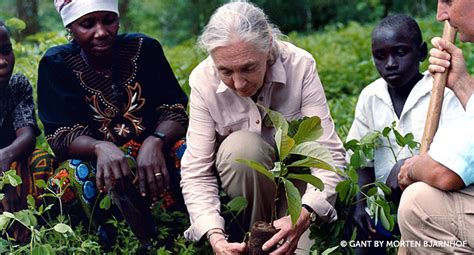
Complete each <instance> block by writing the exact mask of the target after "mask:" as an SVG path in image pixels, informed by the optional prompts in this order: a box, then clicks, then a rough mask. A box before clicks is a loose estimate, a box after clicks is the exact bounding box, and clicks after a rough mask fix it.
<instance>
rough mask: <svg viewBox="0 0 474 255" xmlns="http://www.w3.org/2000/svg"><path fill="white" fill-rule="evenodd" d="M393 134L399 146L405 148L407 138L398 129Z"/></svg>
mask: <svg viewBox="0 0 474 255" xmlns="http://www.w3.org/2000/svg"><path fill="white" fill-rule="evenodd" d="M393 133H394V134H395V141H396V142H397V144H398V146H400V147H405V144H406V142H405V137H403V136H402V135H401V134H400V132H398V131H397V130H396V129H394V130H393Z"/></svg>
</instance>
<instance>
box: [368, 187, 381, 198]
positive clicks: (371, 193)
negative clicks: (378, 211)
mask: <svg viewBox="0 0 474 255" xmlns="http://www.w3.org/2000/svg"><path fill="white" fill-rule="evenodd" d="M377 191H378V189H377V187H372V188H370V189H369V191H367V196H369V197H371V196H373V195H375V194H377Z"/></svg>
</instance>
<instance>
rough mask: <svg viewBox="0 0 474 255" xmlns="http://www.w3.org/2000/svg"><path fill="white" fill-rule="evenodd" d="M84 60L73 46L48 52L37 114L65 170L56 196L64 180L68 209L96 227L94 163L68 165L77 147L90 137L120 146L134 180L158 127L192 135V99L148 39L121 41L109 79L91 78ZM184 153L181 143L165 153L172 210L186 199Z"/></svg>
mask: <svg viewBox="0 0 474 255" xmlns="http://www.w3.org/2000/svg"><path fill="white" fill-rule="evenodd" d="M80 52H81V48H80V47H79V45H78V44H77V43H75V42H72V43H69V44H65V45H60V46H56V47H53V48H51V49H49V50H48V51H47V52H46V54H45V55H44V57H43V58H42V60H41V62H40V65H39V71H38V109H39V117H40V119H41V121H42V123H43V125H44V129H45V134H46V138H47V141H48V143H49V145H50V146H51V148H52V150H53V151H54V153H55V154H56V156H57V157H58V160H59V161H61V162H62V163H61V164H60V166H59V168H58V169H57V170H56V175H55V176H54V177H53V178H52V179H50V180H49V184H50V186H51V187H53V188H54V187H55V188H57V181H55V180H60V179H65V182H66V183H69V184H70V185H69V189H70V190H68V191H66V194H65V196H63V201H64V202H65V203H66V204H70V205H71V206H72V207H75V206H74V205H77V204H78V203H79V204H80V205H81V207H82V208H83V209H84V211H85V212H86V216H87V217H88V218H89V219H91V217H92V215H91V212H92V209H91V207H93V206H94V205H96V204H97V203H96V202H97V199H98V197H99V196H98V194H99V192H98V190H97V189H96V185H95V164H96V163H95V162H86V161H83V160H78V159H69V158H68V150H69V147H70V145H71V143H72V142H73V141H74V139H76V138H77V137H79V136H83V135H86V136H90V137H92V138H95V139H97V140H104V141H109V142H113V143H115V144H116V145H117V146H119V147H120V148H121V149H122V150H123V151H124V153H125V154H126V155H127V157H128V158H129V159H130V160H129V166H130V168H131V169H132V172H133V169H134V167H135V164H136V163H135V157H136V154H137V152H138V149H139V148H140V145H141V143H142V142H143V141H144V140H145V139H146V138H147V137H148V136H150V135H151V134H152V133H153V132H154V131H155V129H156V127H157V125H158V124H159V123H160V122H162V121H167V120H173V121H176V122H178V123H180V124H181V125H182V126H183V127H185V128H186V127H187V123H188V118H187V115H186V111H185V109H186V105H187V101H188V99H187V97H186V95H185V93H184V92H183V91H182V89H181V87H180V86H179V84H178V82H177V80H176V78H175V76H174V74H173V72H172V69H171V67H170V65H169V63H168V61H167V60H166V58H165V56H164V53H163V50H162V48H161V45H160V44H159V43H158V41H156V40H154V39H151V38H149V37H147V36H145V35H142V34H122V35H119V36H118V37H117V40H116V44H115V46H114V58H115V59H114V60H113V65H112V75H109V76H107V75H104V74H102V73H99V72H96V71H94V70H93V69H92V68H91V67H90V66H89V65H88V64H87V62H86V61H85V60H84V59H83V57H82V56H81V54H80ZM184 146H185V144H184V143H183V142H182V141H181V142H179V141H178V143H177V145H176V146H175V147H174V148H173V150H171V151H169V152H166V153H165V156H167V158H166V160H167V167H168V170H169V171H170V176H171V179H172V180H171V181H172V185H171V193H169V194H168V196H169V197H170V198H169V199H168V201H171V202H169V204H172V203H173V202H172V201H174V200H176V198H177V197H179V198H180V197H181V192H180V189H179V171H178V170H179V165H176V162H179V154H182V152H181V151H182V150H183V149H184V148H185V147H184ZM179 200H181V199H179ZM93 217H94V218H95V217H96V216H95V215H94V216H93Z"/></svg>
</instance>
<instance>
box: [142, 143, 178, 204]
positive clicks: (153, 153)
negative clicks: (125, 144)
mask: <svg viewBox="0 0 474 255" xmlns="http://www.w3.org/2000/svg"><path fill="white" fill-rule="evenodd" d="M137 174H138V182H139V189H140V193H141V194H142V196H146V195H147V194H148V195H149V196H150V198H151V199H152V201H157V200H158V198H159V197H161V196H162V194H163V192H164V191H165V190H167V189H169V186H170V175H169V173H168V168H166V161H165V156H164V155H163V140H161V139H160V138H157V137H154V136H150V137H148V138H147V139H145V141H143V144H142V146H141V147H140V150H139V151H138V156H137ZM147 191H148V193H147Z"/></svg>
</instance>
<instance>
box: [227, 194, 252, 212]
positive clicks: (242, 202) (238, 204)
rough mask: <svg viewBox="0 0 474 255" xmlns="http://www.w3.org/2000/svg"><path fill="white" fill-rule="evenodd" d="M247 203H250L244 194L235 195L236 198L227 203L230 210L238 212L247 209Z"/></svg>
mask: <svg viewBox="0 0 474 255" xmlns="http://www.w3.org/2000/svg"><path fill="white" fill-rule="evenodd" d="M247 205H248V202H247V199H246V198H245V197H242V196H238V197H235V198H234V199H232V200H231V201H229V203H227V206H228V208H229V210H230V211H233V212H238V213H239V212H241V211H243V210H245V208H247Z"/></svg>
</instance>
